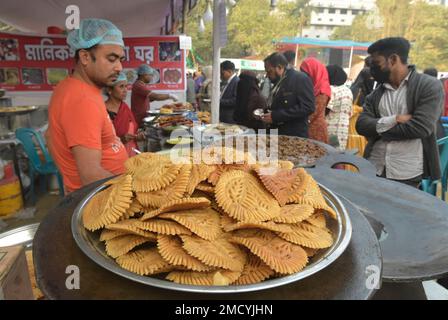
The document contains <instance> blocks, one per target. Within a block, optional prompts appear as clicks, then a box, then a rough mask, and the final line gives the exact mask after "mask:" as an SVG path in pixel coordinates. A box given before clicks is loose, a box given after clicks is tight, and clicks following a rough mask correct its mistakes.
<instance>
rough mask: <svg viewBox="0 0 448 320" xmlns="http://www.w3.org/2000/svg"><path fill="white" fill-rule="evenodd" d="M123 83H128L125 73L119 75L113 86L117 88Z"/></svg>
mask: <svg viewBox="0 0 448 320" xmlns="http://www.w3.org/2000/svg"><path fill="white" fill-rule="evenodd" d="M121 81H126V82H127V81H128V77H126V74H125V73H124V72H123V71H122V72H120V74H119V75H118V78H117V80H115V81H114V83H113V84H112V86H116V85H117V84H118V83H119V82H121Z"/></svg>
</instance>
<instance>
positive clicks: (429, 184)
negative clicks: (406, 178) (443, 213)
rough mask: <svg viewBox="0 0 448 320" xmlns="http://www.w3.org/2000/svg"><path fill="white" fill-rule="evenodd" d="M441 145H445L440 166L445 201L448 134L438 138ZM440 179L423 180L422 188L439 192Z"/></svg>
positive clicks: (447, 174)
mask: <svg viewBox="0 0 448 320" xmlns="http://www.w3.org/2000/svg"><path fill="white" fill-rule="evenodd" d="M437 144H438V145H439V146H442V145H443V146H444V147H443V150H442V153H441V154H440V168H441V170H442V180H441V182H442V200H443V201H445V194H446V192H447V189H448V181H447V180H448V136H447V137H445V138H442V139H439V140H437ZM439 181H440V180H430V179H424V180H422V185H421V187H422V190H423V191H425V192H428V193H430V194H432V195H434V196H435V195H436V194H437V184H438V182H439Z"/></svg>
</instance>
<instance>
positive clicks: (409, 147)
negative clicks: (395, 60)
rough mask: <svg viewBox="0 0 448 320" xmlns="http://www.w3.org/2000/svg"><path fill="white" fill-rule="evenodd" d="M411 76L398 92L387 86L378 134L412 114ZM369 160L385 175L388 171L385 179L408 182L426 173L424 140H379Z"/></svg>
mask: <svg viewBox="0 0 448 320" xmlns="http://www.w3.org/2000/svg"><path fill="white" fill-rule="evenodd" d="M410 75H411V73H409V74H408V76H407V77H406V78H405V79H404V80H403V81H402V82H401V84H400V86H399V87H398V89H394V88H393V87H392V86H391V85H390V84H384V85H383V86H384V88H385V89H386V90H385V92H384V94H383V96H382V97H381V101H380V104H379V112H380V115H381V117H382V118H381V119H380V120H379V121H378V123H377V125H376V130H377V132H378V133H379V134H381V133H383V132H386V131H388V130H390V129H391V128H393V127H395V126H396V125H397V120H396V116H397V115H399V114H409V111H408V105H407V91H408V81H409V76H410ZM369 161H371V162H372V163H373V164H374V165H375V167H376V169H377V172H376V173H377V175H379V176H380V175H382V173H383V172H384V169H386V177H387V178H388V179H394V180H408V179H412V178H415V177H418V176H420V175H422V174H423V144H422V140H421V139H412V140H400V141H389V142H385V141H383V140H378V141H377V142H376V143H375V145H374V146H373V149H372V153H371V154H370V157H369Z"/></svg>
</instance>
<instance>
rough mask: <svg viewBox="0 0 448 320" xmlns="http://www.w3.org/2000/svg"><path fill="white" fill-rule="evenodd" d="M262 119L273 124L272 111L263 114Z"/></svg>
mask: <svg viewBox="0 0 448 320" xmlns="http://www.w3.org/2000/svg"><path fill="white" fill-rule="evenodd" d="M261 121H263V122H264V123H267V124H272V113H266V114H264V115H262V116H261Z"/></svg>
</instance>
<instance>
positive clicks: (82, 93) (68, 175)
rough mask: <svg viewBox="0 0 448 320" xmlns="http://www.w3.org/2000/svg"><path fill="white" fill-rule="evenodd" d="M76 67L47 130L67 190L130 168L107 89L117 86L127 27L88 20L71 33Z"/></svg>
mask: <svg viewBox="0 0 448 320" xmlns="http://www.w3.org/2000/svg"><path fill="white" fill-rule="evenodd" d="M67 43H68V45H69V47H70V49H72V50H73V51H74V52H75V63H76V64H75V67H74V72H73V73H72V74H71V75H70V76H68V77H67V78H65V79H64V80H62V81H61V82H60V83H59V84H58V85H57V87H56V88H55V89H54V92H53V95H52V97H51V101H50V105H49V110H48V113H49V127H48V132H47V138H48V144H49V149H50V152H51V155H52V156H53V159H54V161H55V163H56V165H57V167H58V168H59V170H60V172H61V174H62V177H63V180H64V185H65V189H66V192H71V191H74V190H76V189H79V188H81V187H82V186H84V185H87V184H90V183H92V182H94V181H97V180H100V179H104V178H107V177H110V176H113V175H117V174H121V173H124V171H125V168H124V163H125V161H126V159H127V158H128V155H127V153H126V149H125V147H124V145H123V143H122V142H121V141H120V138H118V137H117V135H116V134H115V129H114V126H113V124H112V121H111V120H110V118H109V116H108V114H107V111H106V106H105V103H104V99H103V96H102V94H101V90H102V89H103V88H105V87H108V86H112V85H113V84H114V83H115V82H116V81H117V80H118V77H119V74H120V72H121V71H122V65H121V61H122V60H123V59H124V57H125V53H124V43H123V36H122V33H121V31H120V30H119V29H118V28H117V27H116V26H115V25H113V24H112V23H111V22H109V21H107V20H101V19H86V20H82V21H81V22H80V26H79V29H76V30H73V31H71V32H70V33H69V35H68V37H67Z"/></svg>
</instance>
